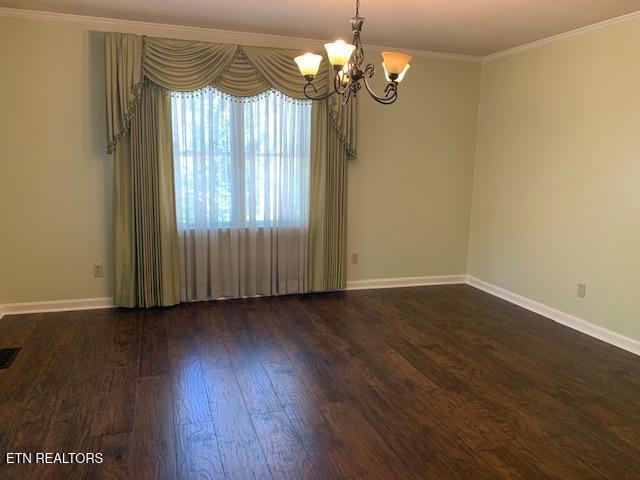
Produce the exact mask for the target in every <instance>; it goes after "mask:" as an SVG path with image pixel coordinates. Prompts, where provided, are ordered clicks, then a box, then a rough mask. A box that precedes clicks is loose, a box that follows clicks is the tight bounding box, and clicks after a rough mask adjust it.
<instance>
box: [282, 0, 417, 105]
mask: <svg viewBox="0 0 640 480" xmlns="http://www.w3.org/2000/svg"><path fill="white" fill-rule="evenodd" d="M349 23H351V31H352V32H353V40H352V42H351V43H346V42H345V41H344V40H336V41H335V42H332V43H325V44H324V48H325V49H326V50H327V57H328V58H329V62H330V63H331V65H332V66H333V70H334V72H335V75H334V77H333V90H332V91H331V92H329V93H326V94H318V89H317V88H316V86H315V85H314V84H313V80H314V78H315V76H316V75H317V73H318V70H319V69H320V61H321V60H322V57H321V56H320V55H314V54H313V53H305V54H304V55H300V56H299V57H296V58H295V59H294V60H295V62H296V63H297V64H298V68H299V69H300V73H301V74H302V75H303V76H304V78H305V79H306V80H307V84H306V85H305V86H304V95H305V96H306V97H307V98H309V99H311V100H324V99H326V98H329V97H330V96H331V95H341V96H342V104H343V105H345V104H346V103H347V102H348V101H349V99H350V98H351V96H352V95H353V96H354V97H355V96H357V95H358V92H359V91H360V89H361V88H362V87H363V86H364V88H365V90H367V92H368V93H369V95H370V96H371V97H372V98H373V99H374V100H375V101H377V102H379V103H382V104H385V105H388V104H391V103H393V102H395V101H396V100H397V98H398V84H399V83H400V82H401V81H402V79H403V78H404V77H405V75H406V73H407V71H408V70H409V67H410V65H409V62H410V61H411V55H406V54H404V53H398V52H382V59H383V62H382V68H383V69H384V76H385V79H386V80H387V86H386V87H385V89H384V95H377V94H376V93H374V91H373V89H372V88H371V86H370V85H369V81H368V79H370V78H371V77H373V75H374V73H375V67H374V66H373V65H372V64H371V63H369V64H367V65H366V66H364V67H363V66H362V64H363V62H364V50H363V48H362V43H361V42H360V32H361V31H362V25H363V24H364V18H362V17H361V16H360V0H356V15H355V17H353V18H351V19H350V20H349Z"/></svg>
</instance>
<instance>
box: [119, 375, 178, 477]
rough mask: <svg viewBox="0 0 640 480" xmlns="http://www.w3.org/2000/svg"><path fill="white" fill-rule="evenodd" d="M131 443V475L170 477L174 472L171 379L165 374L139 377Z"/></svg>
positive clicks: (174, 448)
mask: <svg viewBox="0 0 640 480" xmlns="http://www.w3.org/2000/svg"><path fill="white" fill-rule="evenodd" d="M136 395H137V398H136V403H135V405H136V409H135V422H134V428H133V437H132V443H131V455H132V458H133V459H134V461H133V462H132V463H131V468H130V477H131V478H150V479H156V478H158V479H160V478H162V479H166V480H172V479H175V478H177V475H176V447H175V441H174V439H175V436H174V426H173V405H172V394H171V383H170V379H169V377H168V376H166V375H163V376H157V377H141V378H140V379H139V380H138V385H137V393H136Z"/></svg>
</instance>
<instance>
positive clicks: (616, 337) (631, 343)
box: [467, 275, 640, 355]
mask: <svg viewBox="0 0 640 480" xmlns="http://www.w3.org/2000/svg"><path fill="white" fill-rule="evenodd" d="M467 283H468V284H469V285H471V286H472V287H475V288H478V289H480V290H483V291H485V292H487V293H490V294H491V295H494V296H496V297H499V298H502V299H503V300H506V301H507V302H510V303H513V304H514V305H518V306H519V307H522V308H525V309H527V310H530V311H532V312H534V313H537V314H539V315H542V316H543V317H547V318H549V319H551V320H553V321H554V322H557V323H560V324H562V325H564V326H566V327H569V328H572V329H573V330H577V331H579V332H582V333H584V334H586V335H589V336H591V337H594V338H597V339H598V340H602V341H603V342H606V343H609V344H611V345H614V346H616V347H618V348H622V349H623V350H626V351H627V352H631V353H634V354H636V355H640V342H639V341H637V340H634V339H632V338H629V337H625V336H624V335H621V334H619V333H616V332H612V331H611V330H607V329H606V328H604V327H600V326H598V325H594V324H593V323H590V322H587V321H586V320H582V319H581V318H578V317H575V316H573V315H570V314H568V313H565V312H562V311H560V310H557V309H555V308H553V307H549V306H547V305H544V304H542V303H539V302H536V301H535V300H531V299H529V298H526V297H523V296H522V295H518V294H517V293H513V292H510V291H509V290H505V289H504V288H501V287H498V286H496V285H493V284H491V283H488V282H485V281H484V280H480V279H479V278H475V277H472V276H470V275H469V276H467Z"/></svg>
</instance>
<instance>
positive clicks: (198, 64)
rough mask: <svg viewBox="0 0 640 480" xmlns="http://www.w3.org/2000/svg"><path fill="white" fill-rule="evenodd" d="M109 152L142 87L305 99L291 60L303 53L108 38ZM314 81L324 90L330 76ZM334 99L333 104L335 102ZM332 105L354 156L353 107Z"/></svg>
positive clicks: (301, 80) (341, 137) (337, 128)
mask: <svg viewBox="0 0 640 480" xmlns="http://www.w3.org/2000/svg"><path fill="white" fill-rule="evenodd" d="M105 43H106V69H107V71H106V75H107V150H108V152H109V153H111V152H113V149H114V147H115V144H116V143H117V142H118V140H119V139H120V138H121V137H122V135H123V134H124V133H125V132H126V131H127V129H128V128H129V126H130V123H131V115H132V112H133V111H134V110H135V108H136V107H137V105H138V104H139V101H140V97H141V90H142V85H143V84H144V82H145V81H147V82H151V83H153V84H155V85H157V86H159V87H161V88H163V89H165V90H170V91H179V92H190V91H195V90H199V89H201V88H204V87H207V86H213V87H215V88H217V89H218V90H221V91H223V92H225V93H228V94H229V95H233V96H237V97H250V96H255V95H258V94H260V93H263V92H265V91H267V90H270V89H274V90H278V91H280V92H282V93H284V94H285V95H287V96H289V97H292V98H295V99H299V100H306V98H305V97H304V95H303V93H302V91H303V88H304V85H305V83H306V81H305V79H304V78H303V77H302V75H300V73H299V72H298V67H297V66H296V64H295V63H294V61H293V58H294V57H295V56H296V55H299V54H300V52H298V51H295V50H283V49H273V48H262V47H250V46H239V45H231V44H223V43H208V42H196V41H185V40H174V39H166V38H151V37H143V36H139V35H130V34H121V33H107V34H106V38H105ZM324 63H325V67H327V68H326V75H320V76H319V78H318V79H317V80H316V81H315V84H316V85H317V86H318V90H319V91H326V89H327V88H328V83H329V78H330V75H331V74H332V72H331V71H330V68H329V67H330V66H329V64H328V62H326V61H325V62H324ZM332 100H333V99H332ZM335 100H336V101H330V103H329V105H328V112H327V114H328V117H329V118H328V120H329V121H330V124H331V126H332V127H333V129H334V130H335V133H336V134H337V135H338V138H339V140H340V142H341V143H342V144H343V146H344V148H345V149H346V151H347V154H348V155H349V156H351V157H353V156H355V128H353V119H352V118H351V117H352V116H353V112H352V110H354V109H352V108H351V107H350V106H347V107H342V105H341V104H340V102H339V101H337V100H338V99H337V98H336V99H335Z"/></svg>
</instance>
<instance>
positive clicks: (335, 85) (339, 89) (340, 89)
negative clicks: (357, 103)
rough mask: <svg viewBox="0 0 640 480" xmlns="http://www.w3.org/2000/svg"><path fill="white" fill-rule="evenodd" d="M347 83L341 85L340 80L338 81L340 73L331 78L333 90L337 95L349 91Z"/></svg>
mask: <svg viewBox="0 0 640 480" xmlns="http://www.w3.org/2000/svg"><path fill="white" fill-rule="evenodd" d="M349 83H350V82H349ZM349 83H347V84H346V85H343V84H342V80H340V72H337V73H336V75H335V77H333V89H334V90H335V93H337V94H338V95H344V92H346V91H347V90H348V89H349Z"/></svg>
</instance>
